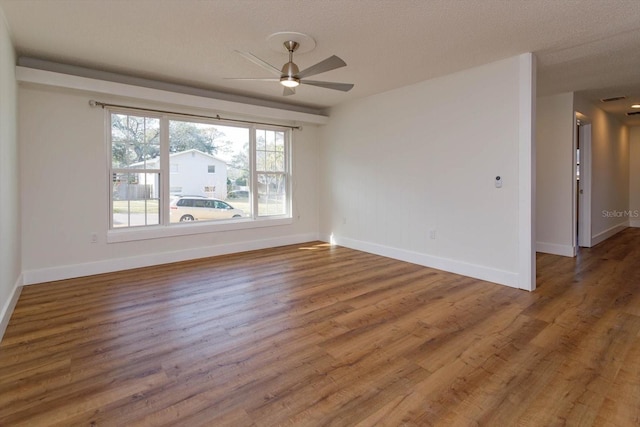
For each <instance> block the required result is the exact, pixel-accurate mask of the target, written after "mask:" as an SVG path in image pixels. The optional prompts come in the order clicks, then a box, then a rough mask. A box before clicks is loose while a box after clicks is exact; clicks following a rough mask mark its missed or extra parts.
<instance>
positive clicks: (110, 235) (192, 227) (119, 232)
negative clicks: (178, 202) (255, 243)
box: [107, 217, 293, 243]
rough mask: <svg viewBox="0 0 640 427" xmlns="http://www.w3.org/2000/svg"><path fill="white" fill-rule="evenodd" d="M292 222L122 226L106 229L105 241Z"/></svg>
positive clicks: (141, 238)
mask: <svg viewBox="0 0 640 427" xmlns="http://www.w3.org/2000/svg"><path fill="white" fill-rule="evenodd" d="M291 224H293V218H275V217H271V218H269V217H265V218H264V219H255V220H254V219H253V218H248V219H243V218H238V219H235V220H228V221H227V220H220V221H205V222H198V221H195V222H190V223H179V224H176V223H173V224H171V225H157V226H141V227H123V228H115V229H113V230H109V231H107V243H120V242H131V241H134V240H147V239H160V238H163V237H175V236H189V235H192V234H203V233H217V232H221V231H233V230H247V229H251V228H262V227H276V226H280V225H291Z"/></svg>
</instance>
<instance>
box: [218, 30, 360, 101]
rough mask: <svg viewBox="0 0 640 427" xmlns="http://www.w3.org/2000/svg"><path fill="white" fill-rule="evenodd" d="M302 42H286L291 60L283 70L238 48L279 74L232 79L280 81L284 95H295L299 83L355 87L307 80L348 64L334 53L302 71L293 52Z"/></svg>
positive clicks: (285, 46) (239, 52)
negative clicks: (294, 60)
mask: <svg viewBox="0 0 640 427" xmlns="http://www.w3.org/2000/svg"><path fill="white" fill-rule="evenodd" d="M298 47H300V44H299V43H298V42H296V41H293V40H287V41H286V42H284V48H285V49H286V50H287V51H288V52H289V62H287V63H286V64H284V65H283V66H282V70H279V69H277V68H276V67H274V66H273V65H271V64H269V63H268V62H266V61H263V60H262V59H260V58H258V57H257V56H255V55H254V54H252V53H249V52H241V51H238V50H236V53H238V54H240V55H242V56H243V57H245V58H246V59H248V60H249V61H251V62H253V63H254V64H257V65H259V66H261V67H262V68H264V69H265V70H267V71H269V72H271V73H272V74H274V75H276V76H278V77H277V78H275V77H274V78H266V79H252V78H247V79H242V78H240V79H231V80H254V81H266V82H280V84H281V85H282V86H284V92H283V95H284V96H289V95H293V94H295V93H296V90H295V88H296V87H297V86H298V85H310V86H317V87H322V88H325V89H333V90H340V91H342V92H348V91H350V90H351V88H352V87H353V84H351V83H334V82H322V81H318V80H307V77H311V76H315V75H316V74H320V73H324V72H327V71H331V70H335V69H336V68H340V67H344V66H346V65H347V63H346V62H344V61H343V60H342V59H340V58H338V57H337V56H335V55H333V56H330V57H329V58H327V59H325V60H324V61H320V62H318V63H317V64H315V65H312V66H311V67H309V68H306V69H304V70H302V71H300V69H299V68H298V66H297V65H296V64H295V63H294V62H293V52H295V51H296V50H297V49H298Z"/></svg>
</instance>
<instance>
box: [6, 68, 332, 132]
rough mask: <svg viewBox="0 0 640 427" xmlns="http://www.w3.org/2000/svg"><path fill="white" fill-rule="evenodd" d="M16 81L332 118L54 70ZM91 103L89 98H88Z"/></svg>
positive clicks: (313, 119) (28, 73) (263, 113)
mask: <svg viewBox="0 0 640 427" xmlns="http://www.w3.org/2000/svg"><path fill="white" fill-rule="evenodd" d="M16 80H17V81H18V82H21V83H34V84H42V85H46V86H53V87H62V88H66V89H76V90H82V91H87V92H92V93H101V94H105V95H109V96H122V97H127V98H135V99H138V100H144V101H153V102H160V103H163V104H167V103H169V104H175V105H182V106H187V107H195V108H204V109H207V110H218V111H223V112H226V113H233V114H240V115H242V116H253V117H260V118H263V119H274V120H286V121H294V122H300V123H309V124H318V125H324V124H326V123H328V121H329V117H327V116H320V115H316V114H309V113H301V112H298V111H289V110H281V109H278V108H272V107H263V106H260V105H251V104H244V103H240V102H233V101H224V100H221V99H213V98H206V97H202V96H195V95H187V94H183V93H177V92H171V91H166V90H160V89H151V88H147V87H141V86H134V85H129V84H124V83H116V82H110V81H105V80H98V79H90V78H87V77H78V76H73V75H70V74H62V73H55V72H53V71H45V70H38V69H35V68H28V67H21V66H16ZM87 102H89V100H87Z"/></svg>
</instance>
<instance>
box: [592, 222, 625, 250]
mask: <svg viewBox="0 0 640 427" xmlns="http://www.w3.org/2000/svg"><path fill="white" fill-rule="evenodd" d="M628 227H629V221H628V220H627V221H624V222H621V223H620V224H618V225H614V226H613V227H610V228H607V229H606V230H604V231H601V232H600V233H598V234H596V235H595V236H593V237H592V238H591V246H595V245H597V244H598V243H602V242H604V241H605V240H607V239H608V238H609V237H612V236H614V235H616V234H618V233H619V232H621V231H622V230H624V229H625V228H628Z"/></svg>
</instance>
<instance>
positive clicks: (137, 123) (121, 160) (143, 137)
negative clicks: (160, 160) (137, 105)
mask: <svg viewBox="0 0 640 427" xmlns="http://www.w3.org/2000/svg"><path fill="white" fill-rule="evenodd" d="M111 141H112V142H111V144H112V148H111V150H112V156H113V166H114V167H129V166H130V165H131V164H133V163H138V162H142V161H145V160H150V159H154V158H156V157H158V156H159V155H160V120H159V119H156V118H151V117H136V116H128V115H125V114H112V115H111Z"/></svg>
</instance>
